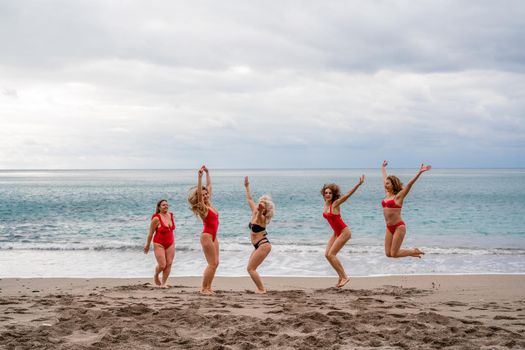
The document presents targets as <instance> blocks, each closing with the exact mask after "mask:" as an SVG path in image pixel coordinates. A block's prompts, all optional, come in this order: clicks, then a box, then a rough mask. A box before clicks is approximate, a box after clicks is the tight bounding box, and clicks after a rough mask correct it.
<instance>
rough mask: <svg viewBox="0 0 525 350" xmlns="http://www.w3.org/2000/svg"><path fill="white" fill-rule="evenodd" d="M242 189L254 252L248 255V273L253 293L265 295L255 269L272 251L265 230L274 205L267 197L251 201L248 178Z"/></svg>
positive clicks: (245, 179)
mask: <svg viewBox="0 0 525 350" xmlns="http://www.w3.org/2000/svg"><path fill="white" fill-rule="evenodd" d="M244 187H245V188H246V199H247V200H248V205H249V206H250V209H251V210H252V218H251V220H250V223H249V224H248V227H249V229H250V230H251V233H250V238H251V241H252V244H253V247H254V248H255V250H254V251H253V252H252V254H251V255H250V260H249V261H248V268H247V270H248V273H249V274H250V277H251V278H252V280H253V282H254V283H255V286H256V287H257V290H256V291H255V293H260V294H264V293H266V288H264V285H263V283H262V281H261V276H259V273H257V271H256V269H257V267H259V265H261V264H262V262H263V261H264V259H266V257H267V256H268V254H270V250H272V245H271V244H270V241H269V240H268V238H266V234H267V233H266V228H267V227H268V225H269V224H270V221H271V220H272V217H273V210H274V207H275V206H274V204H273V202H272V198H271V197H270V196H269V195H263V196H261V198H259V201H258V204H255V202H254V201H253V197H252V194H251V192H250V181H249V180H248V176H246V177H245V178H244Z"/></svg>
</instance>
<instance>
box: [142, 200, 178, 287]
mask: <svg viewBox="0 0 525 350" xmlns="http://www.w3.org/2000/svg"><path fill="white" fill-rule="evenodd" d="M168 208H169V205H168V201H167V200H165V199H161V200H160V201H159V202H158V203H157V208H156V210H155V214H153V215H152V216H151V224H150V226H149V234H148V237H147V238H146V244H145V245H144V254H148V252H149V249H150V246H151V240H152V238H153V251H154V253H155V259H157V266H156V267H155V275H154V276H153V280H154V281H155V284H156V285H157V286H160V288H168V285H167V282H168V277H169V275H170V272H171V264H172V263H173V258H174V257H175V236H174V235H173V231H174V230H175V220H174V219H173V213H172V212H169V213H168ZM153 234H155V235H153ZM161 272H162V281H161V279H160V278H159V274H160V273H161Z"/></svg>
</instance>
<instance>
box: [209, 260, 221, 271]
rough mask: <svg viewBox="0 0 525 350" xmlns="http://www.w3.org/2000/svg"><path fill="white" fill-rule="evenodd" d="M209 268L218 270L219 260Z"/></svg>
mask: <svg viewBox="0 0 525 350" xmlns="http://www.w3.org/2000/svg"><path fill="white" fill-rule="evenodd" d="M209 266H210V268H212V269H214V270H217V268H218V267H219V260H217V261H215V262H212V263H211V264H210V265H209Z"/></svg>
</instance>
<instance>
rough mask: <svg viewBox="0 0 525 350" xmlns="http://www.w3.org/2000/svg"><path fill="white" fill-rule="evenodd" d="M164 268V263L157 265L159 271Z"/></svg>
mask: <svg viewBox="0 0 525 350" xmlns="http://www.w3.org/2000/svg"><path fill="white" fill-rule="evenodd" d="M165 268H166V263H165V262H163V263H159V270H164V269H165Z"/></svg>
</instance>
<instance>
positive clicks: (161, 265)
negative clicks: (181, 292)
mask: <svg viewBox="0 0 525 350" xmlns="http://www.w3.org/2000/svg"><path fill="white" fill-rule="evenodd" d="M153 252H154V253H155V259H157V266H156V267H155V275H154V276H153V281H155V284H156V285H157V286H160V285H161V284H162V283H161V281H160V278H159V274H160V273H161V271H163V270H164V269H165V268H166V250H165V249H164V246H162V245H161V244H157V243H153Z"/></svg>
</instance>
